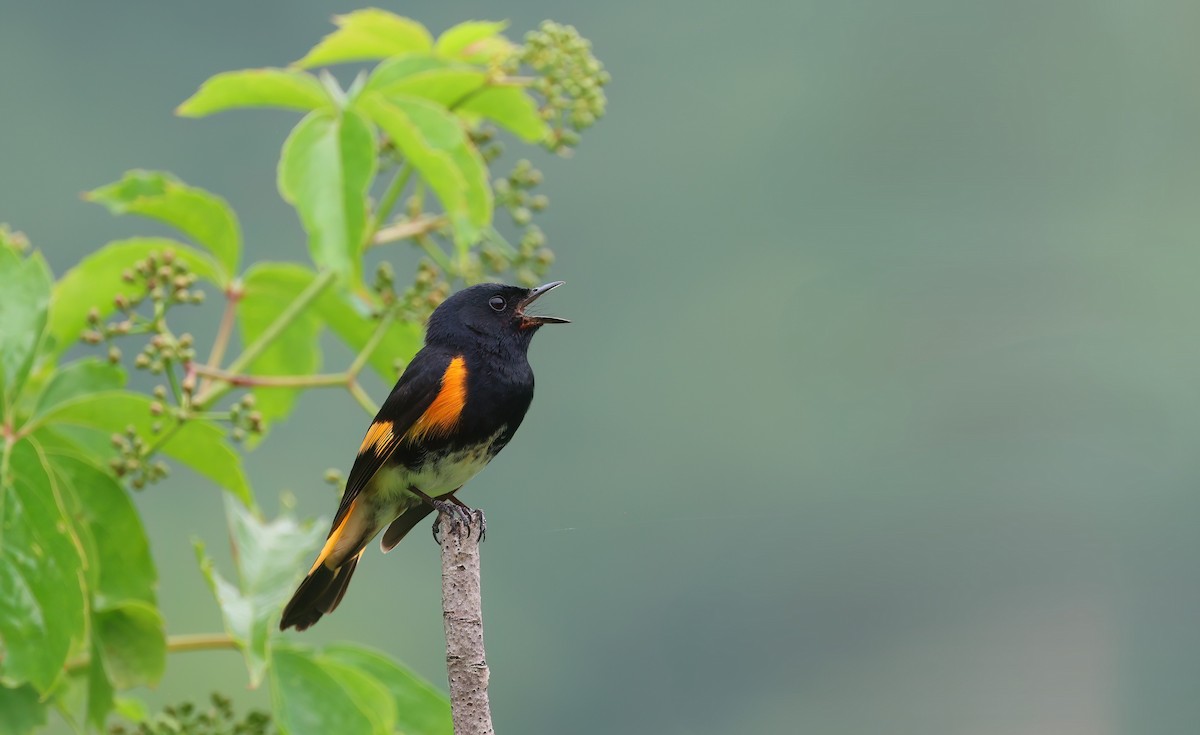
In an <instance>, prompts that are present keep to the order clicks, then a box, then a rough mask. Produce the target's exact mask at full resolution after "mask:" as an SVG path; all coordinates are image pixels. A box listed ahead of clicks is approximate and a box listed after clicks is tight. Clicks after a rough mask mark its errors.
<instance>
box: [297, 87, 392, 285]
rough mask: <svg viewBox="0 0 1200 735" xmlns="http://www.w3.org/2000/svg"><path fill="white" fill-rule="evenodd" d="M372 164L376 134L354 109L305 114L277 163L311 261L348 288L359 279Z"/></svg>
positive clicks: (372, 176)
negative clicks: (324, 268) (298, 220)
mask: <svg viewBox="0 0 1200 735" xmlns="http://www.w3.org/2000/svg"><path fill="white" fill-rule="evenodd" d="M375 165H376V155H375V135H374V133H373V132H372V131H371V127H370V125H368V124H367V122H366V121H365V120H364V119H363V117H362V116H361V115H359V114H358V113H357V112H354V111H353V110H344V111H342V112H341V114H334V113H330V112H325V111H318V112H312V113H309V114H308V116H307V117H305V118H304V119H303V120H301V121H300V124H299V125H297V126H296V127H295V128H294V129H293V130H292V132H291V134H290V135H289V136H288V139H287V141H286V142H284V144H283V153H282V155H281V157H280V160H279V193H280V194H281V195H282V196H283V198H284V200H286V201H287V202H288V203H289V204H291V205H292V206H294V207H295V208H296V211H297V213H298V214H299V215H300V221H301V222H302V223H303V224H304V229H305V231H307V232H308V247H309V251H310V252H311V254H312V259H313V262H314V263H316V264H317V265H319V266H324V267H326V268H329V269H330V270H333V271H334V272H335V273H337V274H338V275H339V276H341V277H342V278H343V280H344V281H346V280H348V281H349V282H350V283H351V284H357V283H358V282H359V281H361V279H362V257H361V254H362V247H363V239H364V238H365V236H366V222H367V190H368V189H369V187H370V185H371V180H372V179H373V178H374V176H375Z"/></svg>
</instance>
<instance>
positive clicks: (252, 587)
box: [196, 503, 324, 686]
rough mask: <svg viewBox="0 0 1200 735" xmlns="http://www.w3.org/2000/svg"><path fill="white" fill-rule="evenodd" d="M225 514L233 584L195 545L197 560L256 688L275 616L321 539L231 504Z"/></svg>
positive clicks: (313, 530)
mask: <svg viewBox="0 0 1200 735" xmlns="http://www.w3.org/2000/svg"><path fill="white" fill-rule="evenodd" d="M226 514H227V515H228V518H229V532H230V537H231V538H232V540H233V545H234V558H235V560H236V563H237V584H234V583H232V582H230V581H228V580H226V579H225V578H224V577H223V576H221V574H220V573H219V572H218V571H217V570H216V567H215V566H214V564H213V561H212V559H211V558H210V557H209V556H208V554H207V553H206V552H205V549H204V546H203V544H200V543H197V544H196V557H197V559H198V560H199V562H200V569H201V571H203V572H204V576H205V578H206V579H208V583H209V586H210V587H212V590H213V594H214V595H215V596H216V598H217V602H218V603H219V604H220V606H221V614H222V616H223V617H224V619H225V629H226V630H227V631H228V632H229V634H230V635H231V636H233V638H234V640H236V641H237V644H238V646H239V647H240V648H241V649H242V653H243V654H244V655H245V657H246V668H247V669H248V670H249V672H250V685H251V686H258V684H259V683H260V682H261V681H262V677H263V674H264V672H265V671H266V667H267V661H268V656H269V655H270V648H269V645H270V640H271V633H272V632H273V631H274V630H275V626H276V625H278V623H279V612H280V610H282V609H283V605H284V603H286V602H287V600H288V597H289V596H290V595H291V593H292V591H293V588H294V585H295V584H296V582H297V576H298V574H299V572H303V571H304V569H305V562H306V561H307V559H308V557H309V555H310V554H311V553H312V550H313V547H315V546H316V545H317V544H318V543H319V542H320V541H321V539H322V538H324V533H322V529H321V528H320V527H318V526H317V525H316V524H312V523H309V524H300V523H297V522H296V520H295V519H294V518H291V517H289V516H281V517H279V518H277V519H275V520H274V521H271V522H265V521H263V520H262V519H261V518H260V517H259V516H258V515H256V514H255V513H253V512H251V511H249V510H247V509H245V508H242V507H241V506H238V505H237V504H234V503H226Z"/></svg>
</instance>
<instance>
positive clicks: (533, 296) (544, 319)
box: [518, 281, 571, 327]
mask: <svg viewBox="0 0 1200 735" xmlns="http://www.w3.org/2000/svg"><path fill="white" fill-rule="evenodd" d="M561 285H563V281H551V282H550V283H547V284H544V285H541V286H538V287H537V288H535V289H533V290H532V291H530V292H529V295H528V296H526V297H525V299H524V300H523V301H522V302H521V306H520V307H519V309H518V313H520V315H521V326H523V327H540V326H541V325H543V324H570V323H571V320H570V319H562V318H560V317H556V316H539V315H534V314H526V313H525V309H526V308H528V307H529V305H530V304H532V303H533V302H535V301H537V300H538V299H539V298H541V297H542V294H545V293H547V292H549V291H553V290H554V289H556V288H558V287H559V286H561Z"/></svg>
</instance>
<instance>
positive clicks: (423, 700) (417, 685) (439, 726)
mask: <svg viewBox="0 0 1200 735" xmlns="http://www.w3.org/2000/svg"><path fill="white" fill-rule="evenodd" d="M321 658H322V660H332V661H339V662H341V663H344V664H348V665H350V666H353V667H355V668H357V669H359V670H360V671H363V672H365V673H367V674H370V675H371V676H373V677H374V678H375V679H377V680H379V682H380V683H382V684H383V685H384V686H386V687H387V688H388V691H389V692H391V695H392V699H393V700H394V701H395V702H396V713H397V719H396V729H397V730H399V731H400V732H403V733H414V734H415V733H421V735H454V725H453V723H452V722H451V719H450V700H449V699H448V698H447V697H446V695H445V694H443V693H442V692H441V691H439V690H438V689H437V688H436V687H434V686H433V685H432V684H430V683H429V682H427V681H425V680H424V679H422V678H421V677H419V676H417V675H416V674H414V673H413V672H412V671H410V670H409V669H407V668H405V667H403V666H401V665H400V664H398V663H396V662H395V661H393V660H392V659H390V658H388V657H387V656H384V655H383V654H382V653H379V652H378V651H373V650H371V649H369V648H362V647H360V646H354V645H350V644H345V643H342V644H335V645H333V646H329V647H327V648H325V649H324V651H322V656H321Z"/></svg>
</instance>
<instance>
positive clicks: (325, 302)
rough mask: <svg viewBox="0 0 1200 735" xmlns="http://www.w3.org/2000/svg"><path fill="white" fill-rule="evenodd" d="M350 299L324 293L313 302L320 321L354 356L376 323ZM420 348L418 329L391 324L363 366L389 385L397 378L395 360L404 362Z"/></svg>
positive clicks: (414, 326)
mask: <svg viewBox="0 0 1200 735" xmlns="http://www.w3.org/2000/svg"><path fill="white" fill-rule="evenodd" d="M351 299H353V297H350V296H346V295H343V294H339V293H334V292H327V293H326V294H324V295H323V296H322V297H321V299H319V300H318V301H317V308H318V309H319V310H320V313H321V318H322V319H324V320H325V323H326V324H327V325H328V326H329V328H330V330H332V331H333V333H334V334H335V335H337V337H338V339H340V340H341V341H342V342H344V343H345V344H346V346H348V347H349V348H350V349H352V350H354V351H355V352H356V353H357V352H361V351H362V350H363V349H364V348H365V347H366V345H367V342H369V341H370V339H371V335H372V334H374V332H375V329H376V327H377V326H378V325H379V322H378V321H377V320H375V319H373V318H371V316H370V315H369V314H368V313H367V309H366V307H365V306H363V305H362V304H361V303H359V302H357V301H354V300H351ZM419 349H421V328H420V326H419V325H417V324H412V323H409V322H396V321H393V322H392V323H391V324H390V325H388V328H387V332H386V333H384V335H383V338H382V339H381V340H379V344H378V345H377V346H376V347H375V349H374V350H373V351H372V352H371V354H370V355H369V356H368V358H367V364H368V365H370V366H371V368H372V369H374V370H375V372H376V373H377V374H378V375H379V377H380V378H382V379H383V381H384V382H385V383H392V382H393V381H395V380H396V378H397V377H399V372H398V371H397V369H396V361H397V360H399V361H401V362H404V363H407V362H408V361H409V360H411V359H412V356H413V355H415V354H417V350H419Z"/></svg>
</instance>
